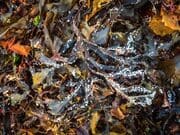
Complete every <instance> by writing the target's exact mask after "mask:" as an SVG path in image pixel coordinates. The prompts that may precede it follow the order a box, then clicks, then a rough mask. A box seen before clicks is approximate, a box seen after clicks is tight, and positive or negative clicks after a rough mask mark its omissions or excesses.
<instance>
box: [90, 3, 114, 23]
mask: <svg viewBox="0 0 180 135" xmlns="http://www.w3.org/2000/svg"><path fill="white" fill-rule="evenodd" d="M110 2H111V0H94V1H93V5H92V12H91V14H89V15H88V16H87V21H88V20H89V19H90V18H91V17H92V16H94V15H95V14H96V13H97V12H98V11H100V10H101V9H102V7H103V6H104V5H106V4H108V3H110ZM90 5H91V0H88V8H90Z"/></svg>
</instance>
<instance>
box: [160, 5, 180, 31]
mask: <svg viewBox="0 0 180 135" xmlns="http://www.w3.org/2000/svg"><path fill="white" fill-rule="evenodd" d="M176 10H177V13H176V12H167V11H165V10H163V9H161V16H162V22H163V23H164V25H165V26H167V27H169V28H171V29H173V30H180V24H179V21H180V6H178V8H177V9H176ZM178 12H179V13H178Z"/></svg>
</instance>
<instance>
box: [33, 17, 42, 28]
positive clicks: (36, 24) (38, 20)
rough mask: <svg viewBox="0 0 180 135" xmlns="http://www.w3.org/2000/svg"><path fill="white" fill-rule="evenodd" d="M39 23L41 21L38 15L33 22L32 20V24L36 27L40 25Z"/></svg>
mask: <svg viewBox="0 0 180 135" xmlns="http://www.w3.org/2000/svg"><path fill="white" fill-rule="evenodd" d="M40 21H41V17H40V15H37V16H36V17H35V18H34V20H33V24H34V25H35V26H38V25H39V23H40Z"/></svg>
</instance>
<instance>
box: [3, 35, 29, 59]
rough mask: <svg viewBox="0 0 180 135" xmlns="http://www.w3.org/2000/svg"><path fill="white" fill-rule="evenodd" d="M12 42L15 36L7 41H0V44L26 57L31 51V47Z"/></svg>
mask: <svg viewBox="0 0 180 135" xmlns="http://www.w3.org/2000/svg"><path fill="white" fill-rule="evenodd" d="M14 42H15V38H12V39H10V40H9V41H0V45H1V46H2V47H3V48H7V49H8V50H10V51H12V52H15V53H17V54H19V55H23V56H26V57H27V56H28V55H29V53H30V51H31V48H30V47H29V46H27V45H21V44H20V43H14Z"/></svg>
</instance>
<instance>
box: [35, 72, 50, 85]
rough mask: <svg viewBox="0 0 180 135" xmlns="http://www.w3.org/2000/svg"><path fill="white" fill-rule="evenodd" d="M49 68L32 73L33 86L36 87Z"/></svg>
mask: <svg viewBox="0 0 180 135" xmlns="http://www.w3.org/2000/svg"><path fill="white" fill-rule="evenodd" d="M49 71H50V70H49V69H44V70H43V71H42V72H37V73H35V74H33V77H32V79H33V87H36V86H37V85H39V84H41V83H42V82H43V80H44V79H45V78H46V76H47V75H48V73H49Z"/></svg>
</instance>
